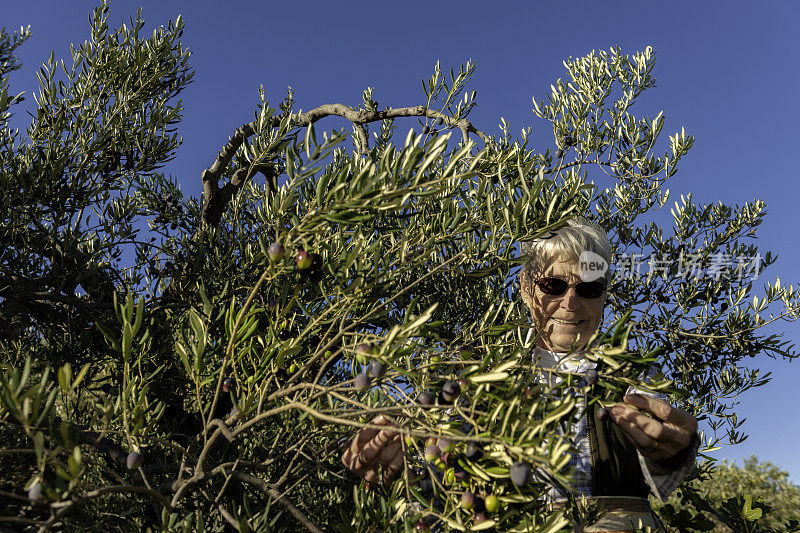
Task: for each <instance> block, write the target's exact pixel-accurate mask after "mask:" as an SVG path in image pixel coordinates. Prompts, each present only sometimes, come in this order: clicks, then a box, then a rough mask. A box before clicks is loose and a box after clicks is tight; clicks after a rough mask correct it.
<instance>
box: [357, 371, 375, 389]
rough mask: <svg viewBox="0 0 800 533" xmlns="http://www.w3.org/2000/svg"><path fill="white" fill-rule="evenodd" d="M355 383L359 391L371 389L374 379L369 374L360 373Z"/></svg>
mask: <svg viewBox="0 0 800 533" xmlns="http://www.w3.org/2000/svg"><path fill="white" fill-rule="evenodd" d="M353 384H354V386H355V388H356V390H357V391H358V392H364V391H365V390H369V387H370V385H372V379H371V378H370V377H369V376H368V375H367V374H359V375H357V376H356V379H355V380H354V382H353Z"/></svg>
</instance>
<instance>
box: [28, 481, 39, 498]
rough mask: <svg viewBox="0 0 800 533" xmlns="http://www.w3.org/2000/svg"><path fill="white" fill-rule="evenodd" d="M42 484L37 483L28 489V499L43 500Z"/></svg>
mask: <svg viewBox="0 0 800 533" xmlns="http://www.w3.org/2000/svg"><path fill="white" fill-rule="evenodd" d="M42 488H43V487H42V484H41V483H37V484H35V485H34V486H32V487H31V488H30V489H28V499H29V500H31V501H33V502H38V501H41V499H42Z"/></svg>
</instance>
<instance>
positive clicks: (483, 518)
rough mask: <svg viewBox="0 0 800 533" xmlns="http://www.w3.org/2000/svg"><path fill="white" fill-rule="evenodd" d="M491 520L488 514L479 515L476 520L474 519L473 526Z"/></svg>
mask: <svg viewBox="0 0 800 533" xmlns="http://www.w3.org/2000/svg"><path fill="white" fill-rule="evenodd" d="M487 520H489V517H488V516H486V513H477V514H476V515H475V518H473V519H472V523H473V524H480V523H481V522H486V521H487Z"/></svg>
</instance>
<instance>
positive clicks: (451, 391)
mask: <svg viewBox="0 0 800 533" xmlns="http://www.w3.org/2000/svg"><path fill="white" fill-rule="evenodd" d="M460 394H461V386H460V385H459V384H458V382H456V381H448V382H447V383H445V384H444V386H443V387H442V396H443V397H444V399H445V401H447V402H452V401H454V400H455V399H456V398H458V396H459V395H460Z"/></svg>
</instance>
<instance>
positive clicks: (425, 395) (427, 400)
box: [417, 391, 436, 405]
mask: <svg viewBox="0 0 800 533" xmlns="http://www.w3.org/2000/svg"><path fill="white" fill-rule="evenodd" d="M417 401H418V402H419V403H420V404H421V405H433V403H434V402H435V401H436V396H434V395H433V393H432V392H431V391H423V392H421V393H420V394H419V396H417Z"/></svg>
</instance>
